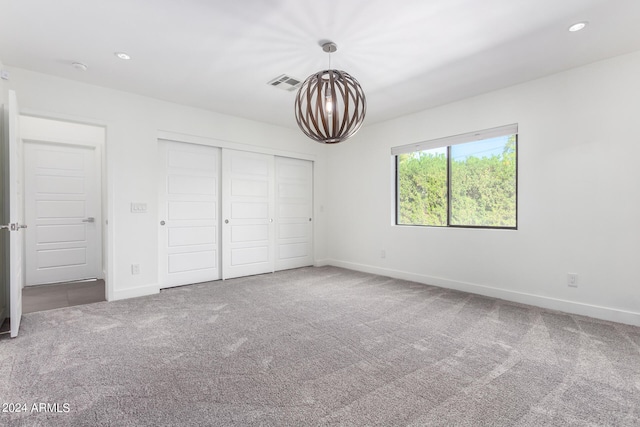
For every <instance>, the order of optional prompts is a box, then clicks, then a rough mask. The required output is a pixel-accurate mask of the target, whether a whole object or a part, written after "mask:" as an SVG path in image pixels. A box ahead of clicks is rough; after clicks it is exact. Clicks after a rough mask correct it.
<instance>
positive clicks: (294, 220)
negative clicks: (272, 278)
mask: <svg viewBox="0 0 640 427" xmlns="http://www.w3.org/2000/svg"><path fill="white" fill-rule="evenodd" d="M275 162H276V221H275V224H276V260H275V263H276V265H275V269H276V270H285V269H289V268H299V267H305V266H309V265H312V264H313V252H312V250H313V225H312V213H313V163H312V162H310V161H308V160H300V159H291V158H287V157H276V158H275Z"/></svg>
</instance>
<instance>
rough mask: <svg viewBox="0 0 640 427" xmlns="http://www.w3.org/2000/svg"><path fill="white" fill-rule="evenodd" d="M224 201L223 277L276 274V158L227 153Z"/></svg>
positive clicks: (223, 183)
mask: <svg viewBox="0 0 640 427" xmlns="http://www.w3.org/2000/svg"><path fill="white" fill-rule="evenodd" d="M222 200H223V205H222V216H223V218H224V224H223V228H222V248H223V251H222V261H223V264H222V265H223V268H222V274H223V277H224V278H225V279H229V278H232V277H240V276H248V275H252V274H261V273H270V272H273V269H274V247H273V239H274V226H273V214H274V201H275V199H274V158H273V156H270V155H266V154H260V153H250V152H245V151H236V150H228V149H223V150H222Z"/></svg>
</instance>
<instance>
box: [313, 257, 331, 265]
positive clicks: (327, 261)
mask: <svg viewBox="0 0 640 427" xmlns="http://www.w3.org/2000/svg"><path fill="white" fill-rule="evenodd" d="M331 261H332V260H330V259H327V258H325V259H317V260H315V262H314V263H313V266H314V267H326V266H328V265H333V264H332V263H331Z"/></svg>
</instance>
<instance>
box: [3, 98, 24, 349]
mask: <svg viewBox="0 0 640 427" xmlns="http://www.w3.org/2000/svg"><path fill="white" fill-rule="evenodd" d="M8 107H9V108H8V110H9V111H8V126H7V128H8V138H7V143H8V145H9V146H8V147H7V151H6V152H7V153H8V156H7V157H8V162H9V165H8V168H7V170H8V172H9V179H8V181H9V196H8V197H7V198H6V199H7V200H8V202H9V228H8V230H9V305H10V309H9V313H10V314H9V315H10V317H11V331H10V335H11V337H12V338H15V337H17V336H18V330H19V329H20V320H21V319H22V288H23V286H24V280H23V275H22V241H23V232H22V230H23V229H24V228H25V227H26V226H25V225H23V211H22V179H21V176H20V163H21V157H22V156H21V149H22V147H21V141H20V134H19V129H18V126H19V125H18V101H17V99H16V94H15V92H14V91H9V102H8Z"/></svg>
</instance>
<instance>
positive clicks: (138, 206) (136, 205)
mask: <svg viewBox="0 0 640 427" xmlns="http://www.w3.org/2000/svg"><path fill="white" fill-rule="evenodd" d="M131 212H133V213H147V204H146V203H143V202H131Z"/></svg>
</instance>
